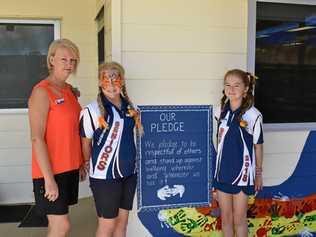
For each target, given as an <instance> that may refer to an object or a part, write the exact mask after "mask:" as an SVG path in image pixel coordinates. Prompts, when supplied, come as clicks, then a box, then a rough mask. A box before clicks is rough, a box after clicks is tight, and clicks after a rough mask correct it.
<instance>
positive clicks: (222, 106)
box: [219, 90, 227, 119]
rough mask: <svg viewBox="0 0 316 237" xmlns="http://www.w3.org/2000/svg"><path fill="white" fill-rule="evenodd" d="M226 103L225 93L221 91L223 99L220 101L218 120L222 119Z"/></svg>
mask: <svg viewBox="0 0 316 237" xmlns="http://www.w3.org/2000/svg"><path fill="white" fill-rule="evenodd" d="M226 103H227V96H226V95H225V91H224V90H223V97H222V99H221V113H220V116H219V119H221V118H222V117H223V112H224V107H225V104H226Z"/></svg>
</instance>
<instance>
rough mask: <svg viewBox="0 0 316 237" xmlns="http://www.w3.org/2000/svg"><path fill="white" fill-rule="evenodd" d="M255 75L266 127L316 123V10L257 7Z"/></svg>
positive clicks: (258, 103)
mask: <svg viewBox="0 0 316 237" xmlns="http://www.w3.org/2000/svg"><path fill="white" fill-rule="evenodd" d="M255 74H256V75H257V76H258V77H259V80H257V85H256V91H255V103H256V107H257V108H258V109H259V110H260V111H261V112H262V113H263V117H264V122H265V123H302V122H316V113H315V108H316V6H312V5H299V4H284V3H267V2H258V3H257V24H256V61H255Z"/></svg>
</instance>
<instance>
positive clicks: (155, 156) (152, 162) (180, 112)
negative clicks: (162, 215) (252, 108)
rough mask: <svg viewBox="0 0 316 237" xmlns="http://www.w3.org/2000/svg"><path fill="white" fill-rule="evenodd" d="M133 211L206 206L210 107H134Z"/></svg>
mask: <svg viewBox="0 0 316 237" xmlns="http://www.w3.org/2000/svg"><path fill="white" fill-rule="evenodd" d="M139 109H140V113H141V121H142V125H143V127H144V135H143V136H142V137H138V139H137V146H138V159H137V167H138V187H137V191H138V209H139V210H150V209H164V208H172V207H181V206H186V207H194V206H205V205H208V204H209V202H210V184H211V173H212V167H211V163H212V162H211V157H212V156H213V154H212V153H213V150H212V149H211V143H212V139H211V137H212V108H211V106H206V105H205V106H189V105H188V106H139Z"/></svg>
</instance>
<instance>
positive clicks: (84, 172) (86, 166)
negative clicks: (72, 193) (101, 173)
mask: <svg viewBox="0 0 316 237" xmlns="http://www.w3.org/2000/svg"><path fill="white" fill-rule="evenodd" d="M89 168H90V162H89V160H87V161H85V162H84V163H83V165H82V166H81V167H80V169H79V179H80V182H82V181H85V180H86V177H87V174H88V173H89Z"/></svg>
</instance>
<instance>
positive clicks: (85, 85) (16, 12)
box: [0, 0, 97, 204]
mask: <svg viewBox="0 0 316 237" xmlns="http://www.w3.org/2000/svg"><path fill="white" fill-rule="evenodd" d="M0 5H1V7H0V18H1V19H18V20H23V19H37V20H41V19H54V20H55V19H57V20H59V21H60V25H61V32H60V35H61V37H62V38H69V39H71V40H73V41H74V42H75V43H76V44H77V45H78V47H79V49H80V54H81V62H80V65H79V68H78V71H77V75H76V77H75V78H72V79H71V80H70V82H71V83H72V84H73V85H75V86H78V87H79V89H80V90H81V95H82V96H81V98H80V102H81V104H82V105H85V104H87V103H88V102H89V101H91V100H92V98H94V97H95V93H96V89H97V88H96V85H97V83H96V82H97V80H96V75H97V53H96V52H97V46H96V27H95V22H94V17H95V11H96V9H95V8H96V5H95V2H94V1H83V0H80V1H76V0H67V1H62V0H56V1H47V0H24V1H19V0H10V1H6V0H0ZM0 50H1V45H0ZM17 70H18V69H17ZM0 80H1V75H0ZM0 86H1V83H0ZM81 190H82V191H84V192H86V191H87V190H88V187H87V185H86V184H85V185H83V186H82V189H81ZM31 201H33V192H32V184H31V143H30V132H29V125H28V115H27V111H24V112H19V113H8V112H3V111H1V110H0V204H2V203H21V202H31Z"/></svg>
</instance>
